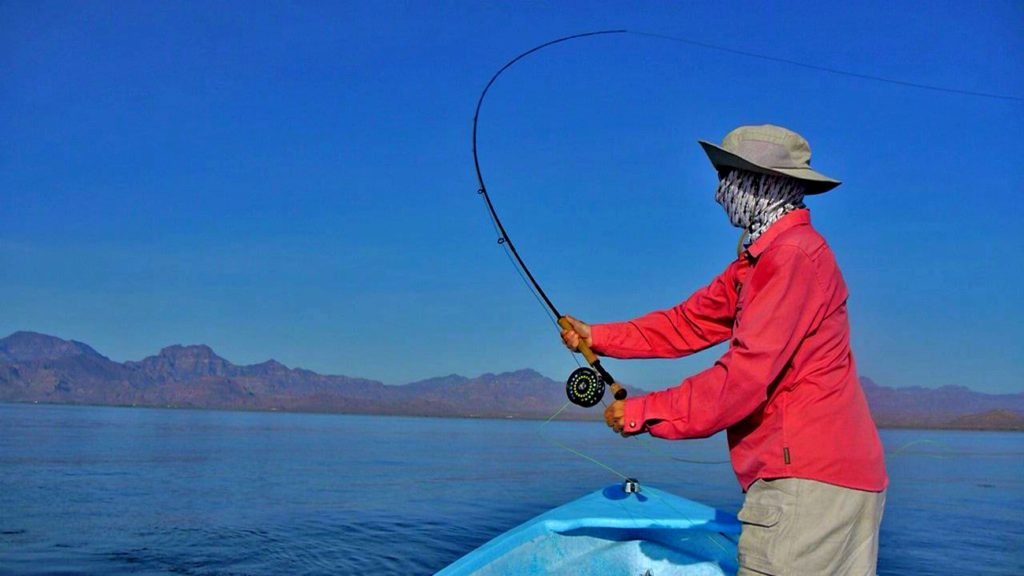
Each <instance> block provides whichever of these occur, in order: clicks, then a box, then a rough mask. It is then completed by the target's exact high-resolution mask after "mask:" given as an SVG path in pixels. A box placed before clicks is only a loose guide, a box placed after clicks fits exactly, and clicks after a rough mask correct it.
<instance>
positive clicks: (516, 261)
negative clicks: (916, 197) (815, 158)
mask: <svg viewBox="0 0 1024 576" xmlns="http://www.w3.org/2000/svg"><path fill="white" fill-rule="evenodd" d="M621 34H631V35H636V36H646V37H648V38H659V39H662V40H669V41H673V42H680V43H683V44H687V45H690V46H693V47H698V48H702V49H707V50H715V51H719V52H725V53H729V54H732V55H734V56H741V57H745V58H754V59H760V60H767V61H771V62H776V63H781V64H785V65H790V66H797V67H802V68H807V69H811V70H816V71H818V72H824V73H828V74H834V75H839V76H847V77H853V78H858V79H861V80H869V81H874V82H880V83H886V84H890V85H897V86H900V87H903V88H913V89H920V90H930V91H935V92H945V93H948V94H959V95H962V96H971V97H979V98H986V99H997V100H1004V101H1014V102H1021V101H1024V98H1021V97H1019V96H1007V95H1002V94H991V93H985V92H975V91H969V90H962V89H957V88H951V87H943V86H933V85H928V84H920V83H916V82H908V81H905V80H900V79H895V78H884V77H881V76H875V75H870V74H863V73H859V72H854V71H849V70H840V69H837V68H832V67H827V66H820V65H816V64H812V63H808V62H800V61H796V60H790V59H787V58H779V57H776V56H770V55H767V54H759V53H756V52H749V51H745V50H737V49H735V48H730V47H727V46H720V45H715V44H709V43H706V42H699V41H696V40H692V39H689V38H682V37H678V36H669V35H666V34H657V33H651V32H640V31H635V30H599V31H596V32H584V33H581V34H573V35H570V36H564V37H562V38H556V39H554V40H551V41H549V42H545V43H543V44H541V45H539V46H536V47H534V48H531V49H529V50H527V51H526V52H523V53H522V54H520V55H518V56H516V57H515V58H513V59H511V60H509V61H508V62H507V63H505V65H504V66H502V67H501V68H500V69H499V70H498V71H497V72H495V73H494V75H493V76H491V79H490V80H489V81H488V82H487V85H486V86H484V89H483V92H481V93H480V97H479V98H478V99H477V102H476V112H475V113H474V114H473V165H474V166H475V168H476V178H477V182H478V183H479V185H480V187H479V188H478V190H477V193H478V194H480V195H481V196H483V198H484V200H485V201H486V202H487V210H488V211H489V212H490V216H491V219H492V220H493V222H494V225H495V228H496V229H497V232H498V234H499V238H498V243H499V244H503V245H505V247H506V248H507V249H508V252H509V253H510V254H511V259H512V260H513V266H516V270H517V271H519V272H520V274H521V275H523V279H524V281H525V282H526V283H527V286H528V287H529V288H530V290H531V291H532V292H533V293H534V295H535V296H537V297H538V300H542V301H543V302H542V304H543V305H546V307H547V309H548V310H550V311H551V313H552V314H554V316H555V318H556V319H557V322H558V325H559V326H560V327H561V328H562V329H564V330H569V329H571V328H572V324H571V323H570V322H569V320H568V319H567V318H566V317H565V316H563V315H562V314H561V313H560V312H559V311H558V308H556V307H555V305H554V303H552V302H551V298H549V297H548V295H547V294H546V293H545V292H544V289H543V288H541V286H540V284H539V283H538V282H537V279H536V278H534V276H533V273H531V272H530V269H529V268H528V267H527V266H526V263H525V262H524V261H523V258H522V257H521V256H520V255H519V251H518V250H516V247H515V244H513V243H512V238H510V237H509V235H508V232H507V231H506V230H505V226H504V225H503V224H502V222H501V218H499V217H498V213H497V211H495V209H494V204H493V203H492V202H491V197H490V194H488V193H487V186H486V185H485V184H484V177H483V174H482V173H481V171H480V159H479V158H478V156H477V124H478V121H479V119H480V108H481V106H482V105H483V103H484V98H485V97H486V96H487V92H488V91H489V90H490V89H491V86H493V85H494V82H495V81H496V80H497V79H498V77H499V76H501V74H502V73H503V72H505V70H508V69H509V68H510V67H512V66H513V65H514V64H516V63H517V62H519V61H520V60H522V59H523V58H526V57H527V56H529V55H531V54H533V53H535V52H537V51H539V50H543V49H544V48H547V47H549V46H553V45H555V44H561V43H562V42H567V41H569V40H576V39H579V38H592V37H595V36H608V35H621ZM743 240H744V236H741V237H740V242H739V245H738V246H737V251H738V252H739V251H740V249H741V248H742V246H743ZM579 351H580V352H581V353H582V354H583V357H584V358H585V359H586V360H587V363H589V364H590V368H585V367H581V368H580V369H578V370H576V371H575V372H573V373H572V374H571V375H570V376H569V379H568V381H567V382H566V395H567V396H568V397H569V400H571V401H572V402H573V403H575V404H578V405H580V406H588V407H589V406H594V405H596V404H597V403H598V402H600V401H601V398H602V397H603V395H604V389H605V387H606V386H608V387H611V389H612V392H613V393H614V395H615V398H616V399H617V400H622V399H625V398H626V390H625V388H623V387H622V386H621V385H620V384H618V383H617V382H615V379H614V378H613V377H612V375H611V374H609V373H608V371H607V370H606V369H605V368H604V367H603V366H602V365H601V361H600V360H599V359H598V358H597V356H596V355H595V354H594V352H593V351H592V350H591V349H590V348H589V347H588V346H587V345H586V344H585V343H581V344H580V346H579Z"/></svg>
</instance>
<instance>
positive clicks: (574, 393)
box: [565, 368, 604, 408]
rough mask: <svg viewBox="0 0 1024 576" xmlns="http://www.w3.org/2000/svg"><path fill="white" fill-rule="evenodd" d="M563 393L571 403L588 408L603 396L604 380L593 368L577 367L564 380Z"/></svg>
mask: <svg viewBox="0 0 1024 576" xmlns="http://www.w3.org/2000/svg"><path fill="white" fill-rule="evenodd" d="M565 395H566V396H568V397H569V401H570V402H572V403H573V404H575V405H577V406H583V407H584V408H590V407H591V406H594V405H596V404H597V403H598V402H600V401H601V398H603V397H604V380H603V379H601V375H600V374H598V373H597V371H596V370H594V369H593V368H577V369H576V370H573V373H572V374H570V375H569V379H568V380H566V381H565Z"/></svg>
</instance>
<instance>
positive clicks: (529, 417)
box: [0, 400, 1024, 432]
mask: <svg viewBox="0 0 1024 576" xmlns="http://www.w3.org/2000/svg"><path fill="white" fill-rule="evenodd" d="M0 404H21V405H24V404H31V405H43V406H85V407H94V408H136V409H138V408H141V409H145V410H197V411H204V412H231V413H239V412H253V413H272V414H324V415H341V416H383V417H397V418H442V419H459V420H522V421H528V422H529V421H533V422H538V421H546V420H552V421H558V422H600V421H601V420H602V418H601V416H600V414H599V413H595V415H594V416H593V417H588V416H585V415H574V414H569V415H558V416H557V417H552V416H550V415H543V414H425V413H415V412H397V411H394V412H388V411H381V412H360V411H354V410H353V411H344V410H301V409H285V408H229V407H222V406H181V405H170V404H168V405H157V404H93V403H88V402H47V401H42V400H0ZM595 410H596V409H595ZM876 426H877V427H878V429H879V430H936V431H959V432H1024V425H1021V426H1007V427H998V426H992V427H983V426H954V425H942V424H892V423H887V424H877V423H876Z"/></svg>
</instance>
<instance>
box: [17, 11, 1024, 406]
mask: <svg viewBox="0 0 1024 576" xmlns="http://www.w3.org/2000/svg"><path fill="white" fill-rule="evenodd" d="M638 5H641V6H642V7H638ZM606 28H627V29H630V30H639V31H645V32H652V33H659V34H669V35H673V36H682V37H686V38H691V39H693V40H697V41H703V42H709V43H714V44H720V45H724V46H728V47H731V48H734V49H737V50H744V51H751V52H758V53H763V54H766V55H770V56H773V57H778V58H788V59H793V60H799V61H803V62H808V63H812V64H816V65H820V66H826V67H833V68H840V69H844V70H850V71H853V72H858V73H864V74H871V75H878V76H883V77H890V78H896V79H901V80H905V81H909V82H916V83H922V84H932V85H939V86H948V87H953V88H958V89H963V90H972V91H979V92H991V93H997V94H1005V95H1011V96H1017V97H1022V96H1024V74H1022V67H1024V65H1022V62H1024V4H1022V3H1020V2H1015V1H1007V2H996V1H992V2H982V3H972V2H918V3H909V2H897V3H893V2H887V1H886V2H864V3H861V2H853V3H849V2H803V3H800V2H792V3H791V2H786V3H755V2H750V3H746V2H738V3H737V2H705V3H692V4H691V3H681V2H664V3H635V2H621V3H617V2H561V3H558V2H553V3H537V2H507V3H490V2H426V1H424V2H411V3H399V2H292V3H287V4H286V3H274V4H269V3H253V2H216V3H195V2H103V1H97V2H27V1H25V2H4V3H2V4H0V135H2V138H0V271H2V272H0V274H2V276H0V336H2V335H6V334H8V333H10V332H13V331H15V330H35V331H40V332H45V333H49V334H54V335H57V336H60V337H64V338H72V339H76V340H81V341H84V342H87V343H89V344H91V345H93V346H94V347H95V348H97V349H98V350H99V351H100V352H102V353H104V354H106V355H108V356H110V357H111V358H113V359H115V360H119V361H123V360H134V359H140V358H142V357H144V356H147V355H150V354H154V353H156V352H157V351H158V350H159V349H160V348H161V347H163V346H165V345H169V344H174V343H182V344H188V343H206V344H209V345H210V346H212V347H213V348H214V349H215V350H217V351H218V352H219V353H221V354H222V355H223V356H225V357H226V358H228V359H229V360H231V361H233V362H236V363H254V362H260V361H263V360H266V359H268V358H276V359H277V360H279V361H281V362H284V363H285V364H287V365H289V366H299V367H305V368H309V369H313V370H317V371H320V372H327V373H335V374H346V375H351V376H362V377H368V378H375V379H379V380H383V381H384V382H386V383H389V384H400V383H406V382H410V381H413V380H417V379H421V378H426V377H431V376H436V375H443V374H448V373H452V372H457V373H461V374H465V375H476V374H480V373H483V372H500V371H506V370H512V369H518V368H523V367H532V368H536V369H538V370H540V371H541V372H542V373H544V374H546V375H548V376H551V377H553V378H557V379H561V378H562V377H563V376H564V375H566V374H567V373H568V372H569V371H570V370H571V369H572V368H574V367H575V364H574V363H573V362H572V360H571V359H570V358H569V355H568V354H567V353H566V352H565V350H564V349H563V348H561V345H560V341H559V340H558V337H557V333H556V332H555V330H554V328H553V327H552V325H551V324H550V322H549V321H548V320H547V318H546V316H545V313H544V312H543V310H542V308H541V307H540V306H538V305H537V303H536V302H535V300H534V299H533V297H532V296H531V295H530V294H529V292H528V291H527V290H526V288H525V287H524V286H523V285H522V283H521V282H520V280H519V277H518V276H517V275H516V273H515V271H514V269H513V268H512V266H511V265H510V264H509V262H508V260H507V259H506V257H505V256H504V254H503V252H502V251H501V249H500V247H499V246H497V245H496V243H495V238H496V237H495V234H494V232H493V230H492V229H491V225H490V223H489V221H488V218H487V215H486V212H485V210H484V206H483V203H482V201H481V199H480V198H479V197H478V196H477V195H476V193H475V191H476V186H477V185H476V181H475V176H474V173H473V165H472V158H471V156H470V128H471V121H472V115H473V107H474V105H475V103H476V98H477V97H478V95H479V93H480V90H481V89H482V88H483V85H484V83H485V82H486V81H487V79H488V78H489V77H490V76H491V74H493V73H494V72H495V71H496V70H497V69H498V68H499V67H500V66H501V65H502V64H504V63H505V62H506V61H507V60H508V59H510V58H512V57H513V56H515V55H516V54H518V53H520V52H522V51H524V50H526V49H528V48H530V47H533V46H535V45H537V44H540V43H542V42H545V41H547V40H550V39H553V38H556V37H559V36H564V35H567V34H573V33H577V32H585V31H590V30H600V29H606ZM766 122H771V123H777V124H782V125H785V126H788V127H790V128H792V129H794V130H796V131H798V132H800V133H802V134H803V135H804V136H806V137H807V139H808V140H809V141H810V143H811V147H812V150H813V151H814V160H813V165H814V166H815V167H816V168H817V169H818V170H820V171H822V172H824V173H826V174H829V175H831V176H834V177H836V178H838V179H840V180H843V182H844V184H843V185H842V186H841V187H839V188H838V189H836V190H835V191H833V192H830V193H828V194H826V195H824V196H820V197H814V198H811V199H809V201H808V204H809V206H810V207H811V211H812V215H813V216H812V217H813V220H814V223H815V225H816V226H817V227H818V229H819V230H820V231H821V232H822V233H823V234H824V235H825V236H826V238H828V240H829V242H830V243H831V245H832V247H833V249H834V251H835V252H836V254H837V257H838V259H839V263H840V266H841V267H842V269H843V271H844V273H845V276H846V279H847V283H848V285H849V287H850V292H851V296H850V301H849V305H850V311H851V321H852V329H853V341H854V353H855V354H856V356H857V359H858V363H859V369H860V372H861V374H862V375H865V376H869V377H872V378H873V379H875V380H876V381H878V382H879V383H881V384H884V385H890V386H910V385H920V386H929V387H934V386H941V385H948V384H962V385H966V386H969V387H972V388H974V389H977V390H981V391H987V392H1011V391H1018V392H1019V391H1022V390H1024V344H1022V342H1024V336H1022V334H1021V326H1022V325H1024V296H1022V294H1024V289H1022V288H1021V284H1022V281H1024V271H1022V270H1024V267H1022V256H1021V254H1022V249H1024V242H1022V230H1021V213H1022V210H1021V209H1022V201H1021V196H1020V194H1021V181H1022V176H1024V174H1022V172H1024V169H1022V165H1024V163H1022V161H1021V158H1022V157H1024V137H1022V134H1024V104H1022V103H1021V102H1020V101H1019V100H1018V101H1007V100H994V99H983V98H975V97H968V96H963V95H956V94H946V93H940V92H933V91H924V90H915V89H907V88H903V87H898V86H894V85H890V84H883V83H877V82H870V81H865V80H861V79H856V78H851V77H844V76H836V75H830V74H825V73H822V72H818V71H814V70H809V69H806V68H799V67H794V66H790V65H786V64H781V63H777V62H768V61H763V60H755V59H750V58H744V57H741V56H737V55H734V54H728V53H723V52H716V51H713V50H707V49H703V48H697V47H693V46H689V45H685V44H681V43H677V42H669V41H664V40H658V39H653V38H648V37H641V36H615V37H602V38H594V39H589V40H582V41H576V42H570V43H566V44H562V45H559V46H556V47H553V48H550V49H547V50H544V51H541V52H539V53H537V54H535V55H534V56H532V57H530V58H528V59H526V60H524V61H522V62H521V63H520V64H518V65H516V66H515V67H513V68H512V69H510V70H509V71H508V73H506V74H505V75H504V76H502V78H501V79H500V80H499V81H498V83H497V84H496V85H495V87H494V88H493V90H492V91H491V94H490V96H489V97H488V100H487V101H486V102H485V105H484V109H483V113H482V116H481V124H480V155H481V163H482V165H483V170H484V176H485V178H486V181H487V184H488V189H489V190H490V192H491V194H492V196H493V198H494V201H495V203H496V205H497V208H498V210H499V213H500V214H501V216H502V218H503V219H504V220H505V223H506V225H507V227H508V229H509V232H510V234H511V236H512V238H513V240H514V241H515V242H516V244H517V246H518V247H519V250H520V252H521V253H522V254H523V256H524V258H525V259H526V261H527V263H528V264H529V265H530V267H531V269H532V270H533V272H534V273H535V274H536V275H537V277H538V278H539V280H540V281H541V283H542V285H543V286H544V287H545V289H546V290H547V292H548V293H549V294H550V295H551V297H552V299H553V300H554V301H555V303H556V304H557V305H558V306H559V308H561V309H562V310H563V311H565V312H570V313H573V314H575V315H577V316H579V317H581V318H583V319H585V320H589V321H594V322H598V321H609V320H622V319H627V318H630V317H632V316H635V315H639V314H641V313H643V312H646V311H649V310H652V309H656V308H664V307H668V306H671V305H673V304H675V303H677V302H679V301H681V300H683V299H684V298H685V297H686V296H687V295H689V294H690V293H691V292H692V291H693V290H695V289H696V288H698V287H699V286H701V285H703V284H705V283H706V282H708V281H709V280H710V279H711V278H712V277H713V276H714V275H715V274H717V273H718V272H720V271H721V270H722V269H723V268H724V267H725V266H726V265H727V263H728V262H729V260H730V259H731V258H732V257H734V255H735V253H734V247H735V242H736V238H737V231H736V230H735V229H734V228H731V227H730V226H729V224H728V221H727V219H726V217H725V215H724V213H723V212H722V211H721V209H720V208H719V207H718V206H717V205H716V204H715V203H714V200H713V196H714V188H715V184H716V180H715V174H714V172H713V170H712V169H711V168H710V165H709V164H708V162H707V159H706V157H705V156H704V155H703V153H702V152H701V150H700V148H699V146H698V145H697V143H696V141H697V140H698V139H709V140H714V141H718V140H720V139H721V137H722V136H723V135H724V134H725V133H726V132H727V131H729V130H730V129H732V128H733V127H735V126H737V125H740V124H748V123H766ZM722 351H723V350H722V349H721V348H718V349H713V350H711V351H708V352H705V353H702V354H700V355H698V356H696V357H693V358H688V359H683V360H675V361H634V362H629V363H626V362H620V361H609V364H608V366H609V368H610V369H611V370H612V372H613V373H614V374H616V375H617V376H618V377H619V379H621V380H622V381H623V382H625V383H627V384H637V385H640V386H643V387H646V388H650V389H655V388H661V387H666V386H670V385H673V384H675V383H677V382H678V381H679V380H681V379H682V378H683V377H685V376H687V375H689V374H691V373H693V372H695V371H697V370H700V369H702V368H703V367H705V366H707V365H709V364H710V363H711V362H712V361H713V360H714V358H715V356H716V355H717V354H720V353H721V352H722Z"/></svg>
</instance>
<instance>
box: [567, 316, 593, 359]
mask: <svg viewBox="0 0 1024 576" xmlns="http://www.w3.org/2000/svg"><path fill="white" fill-rule="evenodd" d="M565 319H566V320H568V321H569V324H570V325H571V326H572V328H571V329H569V330H562V342H565V347H566V348H568V349H569V350H572V351H573V352H579V351H580V342H583V343H584V344H586V345H587V347H588V348H589V347H590V346H592V345H593V340H592V339H591V338H590V325H589V324H587V323H585V322H581V321H579V320H577V319H575V318H573V317H572V316H569V315H568V314H566V316H565Z"/></svg>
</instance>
